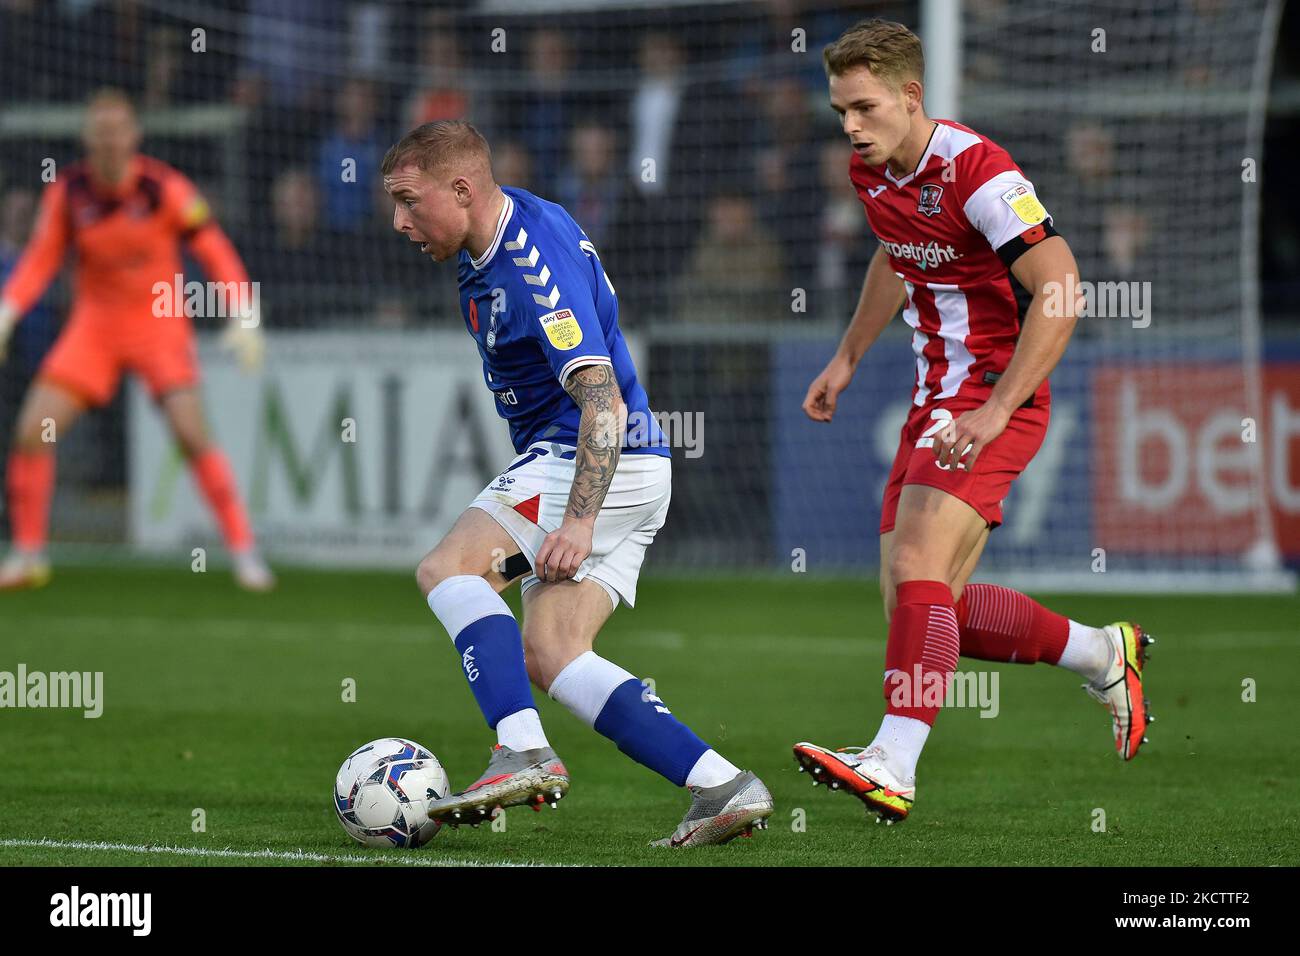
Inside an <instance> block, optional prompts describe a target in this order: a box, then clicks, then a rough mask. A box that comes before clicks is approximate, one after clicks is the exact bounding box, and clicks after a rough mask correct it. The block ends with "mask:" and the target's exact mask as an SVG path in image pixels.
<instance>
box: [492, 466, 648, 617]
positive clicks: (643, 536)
mask: <svg viewBox="0 0 1300 956" xmlns="http://www.w3.org/2000/svg"><path fill="white" fill-rule="evenodd" d="M573 457H574V448H573V446H572V445H560V444H555V443H553V442H536V443H534V444H533V445H532V447H530V448H528V449H527V450H526V451H525V452H524V453H523V454H522V455H520V456H518V457H517V458H515V460H514V461H512V462H511V463H510V464H509V465H508V466H507V467H506V469H505V470H503V471H502V472H501V474H499V475H498V476H497V477H496V478H495V479H494V480H493V481H492V483H491V484H489V485H488V486H487V487H486V488H484V489H483V490H482V491H481V492H480V493H479V495H478V497H477V498H475V499H474V501H473V502H471V505H470V506H471V507H474V508H479V509H481V510H483V511H486V512H487V513H488V514H490V515H491V516H492V517H493V518H495V519H496V521H497V524H499V525H501V527H503V528H505V530H506V531H507V532H508V533H509V535H510V537H512V538H513V539H514V540H515V543H516V544H517V545H519V550H520V551H522V552H523V554H524V556H525V557H526V558H527V559H528V563H529V565H531V566H533V567H536V558H537V552H538V551H539V550H540V549H541V547H542V542H543V541H545V540H546V536H547V535H548V534H549V533H550V532H552V531H555V530H556V529H557V528H559V527H560V524H561V523H562V522H563V520H564V511H565V508H567V507H568V503H569V488H570V487H571V486H572V484H573ZM671 497H672V462H671V461H670V460H669V459H668V458H665V457H664V456H662V455H641V454H632V455H630V454H627V453H626V452H624V453H623V455H622V457H620V458H619V461H618V468H617V469H615V471H614V479H613V481H611V482H610V486H609V492H608V493H607V494H606V495H605V501H604V504H603V505H602V507H601V509H600V514H599V515H597V516H596V525H595V528H594V529H593V532H592V539H591V554H590V555H589V556H588V557H587V559H586V560H585V561H583V562H582V564H581V565H580V566H579V567H578V571H577V573H576V574H575V575H574V576H573V578H574V580H575V581H581V580H583V579H584V578H587V577H590V578H591V579H592V580H593V581H595V582H596V583H597V584H599V585H601V587H603V588H604V589H605V592H606V593H607V594H608V595H609V599H610V601H611V602H613V605H614V607H616V608H617V607H618V604H619V600H620V599H621V600H622V601H623V602H624V603H625V604H627V605H628V607H632V606H633V605H635V604H636V582H637V578H638V577H639V576H640V574H641V562H642V561H643V560H644V559H645V552H646V548H648V547H649V546H650V542H651V541H653V540H654V537H655V533H656V532H657V531H658V530H659V529H660V528H662V527H663V524H664V519H665V518H666V517H667V515H668V500H669V498H671ZM538 583H540V582H539V580H538V578H537V575H535V574H529V575H528V576H527V577H525V578H524V579H523V582H522V583H521V584H520V589H521V591H527V590H528V589H529V588H532V587H535V586H536V585H537V584H538Z"/></svg>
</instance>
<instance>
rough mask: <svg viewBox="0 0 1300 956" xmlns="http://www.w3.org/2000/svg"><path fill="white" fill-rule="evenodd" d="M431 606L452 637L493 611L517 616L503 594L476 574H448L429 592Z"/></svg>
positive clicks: (493, 612)
mask: <svg viewBox="0 0 1300 956" xmlns="http://www.w3.org/2000/svg"><path fill="white" fill-rule="evenodd" d="M429 610H431V611H432V612H433V613H434V614H436V615H437V616H438V620H439V621H441V622H442V626H443V627H445V628H446V629H447V634H448V635H449V636H450V637H451V639H452V640H453V641H454V640H455V639H456V635H458V634H459V633H460V632H461V631H463V630H465V628H467V627H469V626H470V625H471V624H473V623H474V622H475V621H478V620H481V619H482V618H485V617H488V616H489V615H491V614H505V615H507V616H509V617H512V618H513V617H514V615H513V614H511V613H510V606H509V605H508V604H506V602H505V601H503V600H501V595H500V594H497V592H496V591H494V590H492V585H490V584H488V583H487V581H485V580H483V578H481V577H479V576H478V575H477V574H457V575H455V576H453V577H450V578H447V579H446V580H445V581H443V582H442V583H441V584H439V585H438V586H437V587H436V588H434V589H433V590H432V591H430V592H429Z"/></svg>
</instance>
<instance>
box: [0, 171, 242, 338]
mask: <svg viewBox="0 0 1300 956" xmlns="http://www.w3.org/2000/svg"><path fill="white" fill-rule="evenodd" d="M181 242H186V243H187V244H188V246H189V249H190V251H191V252H192V253H193V255H194V257H195V258H196V259H197V260H198V262H199V264H200V265H201V266H202V267H203V270H204V272H205V273H206V278H207V279H209V280H210V281H216V282H223V283H226V282H246V281H247V280H248V275H247V273H246V272H245V271H244V266H243V263H242V262H241V261H240V259H239V255H238V253H236V252H235V250H234V247H233V246H232V245H231V244H230V241H229V240H228V239H227V238H226V236H225V234H224V233H223V232H222V231H221V229H220V228H219V227H218V226H217V225H216V223H215V222H214V221H213V220H212V218H211V215H210V213H209V211H208V206H207V203H206V202H204V200H203V197H202V196H201V195H199V193H198V191H197V190H196V189H195V188H194V184H193V183H191V182H190V181H189V180H188V179H187V178H186V177H185V176H183V175H182V174H181V173H179V172H177V171H176V170H175V169H173V168H172V167H170V166H168V165H167V164H166V163H163V162H161V161H159V160H156V159H153V158H151V157H148V156H143V155H137V156H135V157H134V158H133V159H132V160H131V164H130V167H129V169H128V172H127V175H126V176H125V177H124V178H123V180H122V181H121V182H120V183H119V184H117V185H116V186H110V185H108V184H105V183H103V182H102V181H100V180H99V179H97V178H96V176H95V175H94V173H93V172H92V170H91V169H90V167H89V166H88V165H87V164H85V163H84V162H80V163H74V164H72V165H71V166H69V167H67V168H66V169H64V170H61V171H60V173H59V175H58V178H57V179H56V181H55V182H54V183H52V184H51V185H50V186H48V187H47V188H46V190H45V194H44V196H43V197H42V200H41V211H40V215H39V218H38V220H37V224H36V228H35V231H34V232H33V235H32V238H31V240H30V241H29V243H28V245H27V248H26V249H25V250H24V252H23V255H22V258H21V259H20V260H19V262H18V264H17V265H16V266H15V267H14V271H13V273H12V274H11V276H10V277H9V281H8V282H7V283H6V284H5V287H4V290H3V293H0V296H2V297H3V298H4V300H5V301H7V302H9V303H11V304H12V305H14V306H15V307H16V308H17V310H18V312H19V314H22V313H24V312H26V311H27V310H28V309H30V308H31V307H32V305H34V304H35V303H36V301H37V300H38V299H39V298H40V296H41V294H42V293H43V292H44V291H45V288H46V287H47V286H48V285H49V283H50V280H52V279H53V278H54V275H55V273H57V272H58V270H59V267H60V265H61V264H62V262H63V259H64V257H65V255H66V254H67V252H68V250H69V249H71V250H73V251H74V252H75V254H76V269H75V293H74V300H73V306H72V314H71V316H70V319H69V322H70V323H77V322H81V321H90V322H94V323H96V324H99V323H107V324H111V325H114V326H116V328H115V329H114V331H117V332H121V333H125V334H129V333H130V331H133V330H131V329H129V328H128V327H129V326H132V325H135V326H136V327H137V328H138V327H139V325H144V324H147V323H148V321H149V320H150V319H151V318H152V317H153V304H154V301H155V299H157V298H158V293H157V292H156V291H155V289H154V285H155V283H158V282H166V283H168V286H169V287H170V286H171V284H172V283H173V281H174V278H175V276H176V275H177V274H179V273H180V272H181ZM186 327H187V328H188V324H187V325H186Z"/></svg>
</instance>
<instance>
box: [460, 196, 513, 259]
mask: <svg viewBox="0 0 1300 956" xmlns="http://www.w3.org/2000/svg"><path fill="white" fill-rule="evenodd" d="M502 195H504V196H505V197H506V201H505V202H503V203H502V204H501V215H499V216H497V229H496V232H495V233H494V234H493V236H492V243H491V244H490V245H489V246H488V247H487V248H486V249H485V250H483V255H481V256H479V258H477V259H475V258H474V257H473V256H471V257H470V260H469V264H470V265H471V266H473V267H474V269H475V271H477V270H479V269H482V268H483V267H484V266H485V265H487V264H488V261H489V260H490V259H491V258H492V257H493V256H494V255H496V254H497V249H498V248H500V246H501V237H502V236H504V235H505V234H506V223H507V222H509V221H510V217H511V216H512V215H514V211H515V201H514V200H513V199H511V198H510V196H509V194H506V193H503V194H502Z"/></svg>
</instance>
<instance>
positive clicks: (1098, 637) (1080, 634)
mask: <svg viewBox="0 0 1300 956" xmlns="http://www.w3.org/2000/svg"><path fill="white" fill-rule="evenodd" d="M1114 660H1115V645H1114V644H1113V643H1112V642H1111V640H1110V638H1109V637H1108V636H1107V634H1106V632H1105V631H1104V630H1103V629H1102V628H1100V627H1089V626H1088V625H1086V624H1080V623H1079V622H1078V621H1071V622H1070V636H1069V638H1068V639H1067V640H1066V642H1065V650H1063V651H1061V659H1060V660H1059V661H1057V662H1056V666H1057V667H1064V668H1065V669H1066V670H1071V671H1074V672H1075V673H1076V674H1078V675H1079V676H1080V677H1086V678H1087V679H1088V680H1099V679H1100V678H1101V677H1103V676H1104V675H1105V673H1106V671H1108V670H1110V666H1111V664H1112V663H1113V661H1114Z"/></svg>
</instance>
